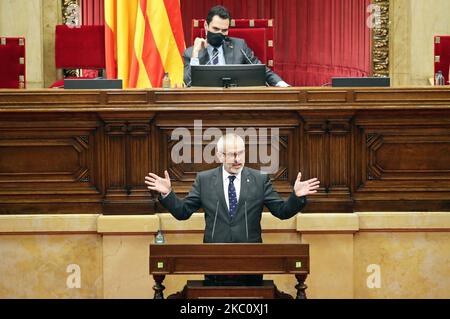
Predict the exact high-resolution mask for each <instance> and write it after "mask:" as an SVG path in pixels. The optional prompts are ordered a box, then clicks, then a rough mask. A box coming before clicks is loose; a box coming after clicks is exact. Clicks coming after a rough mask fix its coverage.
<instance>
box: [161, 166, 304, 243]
mask: <svg viewBox="0 0 450 319" xmlns="http://www.w3.org/2000/svg"><path fill="white" fill-rule="evenodd" d="M222 176H223V174H222V166H219V167H217V168H215V169H212V170H208V171H204V172H200V173H198V174H197V177H196V179H195V183H194V185H193V187H192V190H191V191H190V193H189V194H188V195H187V197H185V198H184V199H179V198H178V197H177V196H176V195H175V193H174V192H171V193H170V194H169V195H168V196H166V197H165V198H164V199H162V198H161V196H160V198H159V200H160V202H161V204H162V205H163V206H164V207H165V208H167V209H168V210H169V211H170V213H171V214H172V215H173V216H174V217H175V218H176V219H178V220H186V219H188V218H189V217H191V215H192V214H193V213H194V212H196V211H197V210H198V209H199V208H200V207H203V209H204V210H205V222H206V228H205V233H204V237H203V242H205V243H261V242H262V238H261V217H262V212H263V208H264V205H265V206H267V207H268V208H269V210H270V212H271V213H272V214H273V215H275V216H276V217H278V218H280V219H288V218H291V217H292V216H294V215H295V214H296V213H297V212H299V211H300V210H301V209H302V208H303V207H304V206H305V205H306V197H300V198H299V197H297V196H295V194H294V193H292V194H291V195H290V196H289V198H288V199H287V201H284V200H283V199H282V198H281V197H280V195H279V194H278V193H277V192H276V191H275V190H274V189H273V186H272V182H271V181H270V178H269V176H268V175H266V174H261V173H260V171H257V170H254V169H251V168H247V167H244V168H243V170H242V174H241V190H240V196H239V201H238V209H237V212H236V215H235V216H234V217H233V218H231V217H230V216H229V214H228V207H227V204H226V201H225V194H224V189H223V177H222Z"/></svg>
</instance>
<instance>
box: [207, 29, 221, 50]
mask: <svg viewBox="0 0 450 319" xmlns="http://www.w3.org/2000/svg"><path fill="white" fill-rule="evenodd" d="M206 39H207V40H208V43H209V44H211V45H212V46H213V47H216V48H218V47H220V46H221V45H222V43H223V41H224V40H225V36H224V35H223V34H222V33H220V32H219V33H212V32H208V33H207V34H206Z"/></svg>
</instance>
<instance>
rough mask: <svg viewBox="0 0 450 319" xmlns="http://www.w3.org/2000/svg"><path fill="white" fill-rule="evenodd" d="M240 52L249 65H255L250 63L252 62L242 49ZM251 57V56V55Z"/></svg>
mask: <svg viewBox="0 0 450 319" xmlns="http://www.w3.org/2000/svg"><path fill="white" fill-rule="evenodd" d="M241 52H242V54H243V55H244V56H245V58H246V59H247V61H248V62H249V63H250V64H255V63H253V62H252V60H250V58H249V57H248V55H247V54H246V53H245V51H244V50H243V49H241ZM252 56H253V55H252Z"/></svg>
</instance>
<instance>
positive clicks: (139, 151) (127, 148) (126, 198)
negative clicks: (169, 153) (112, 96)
mask: <svg viewBox="0 0 450 319" xmlns="http://www.w3.org/2000/svg"><path fill="white" fill-rule="evenodd" d="M123 117H127V116H126V115H123ZM102 118H103V120H104V122H105V135H106V136H105V141H106V142H105V146H106V147H105V159H106V160H105V170H104V171H105V176H106V189H105V191H106V194H105V198H104V201H103V210H104V213H105V214H109V213H114V214H133V212H135V211H136V210H139V211H140V213H145V212H151V211H153V206H154V205H153V204H154V201H155V200H154V198H153V197H152V196H150V193H149V192H148V190H147V188H146V186H145V184H144V177H145V176H146V175H147V174H148V173H149V172H150V171H152V168H151V160H150V158H151V144H152V143H151V120H152V115H150V116H149V117H147V118H135V117H130V118H129V119H122V120H119V119H118V118H117V116H111V115H105V114H103V115H102Z"/></svg>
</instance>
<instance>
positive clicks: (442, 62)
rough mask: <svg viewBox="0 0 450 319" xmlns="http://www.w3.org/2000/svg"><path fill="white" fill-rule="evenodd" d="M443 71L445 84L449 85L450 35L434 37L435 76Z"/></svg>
mask: <svg viewBox="0 0 450 319" xmlns="http://www.w3.org/2000/svg"><path fill="white" fill-rule="evenodd" d="M438 71H442V75H444V78H445V83H446V84H447V85H448V84H449V81H450V78H449V73H450V35H442V36H440V35H439V36H435V37H434V75H435V76H436V73H437V72H438Z"/></svg>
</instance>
